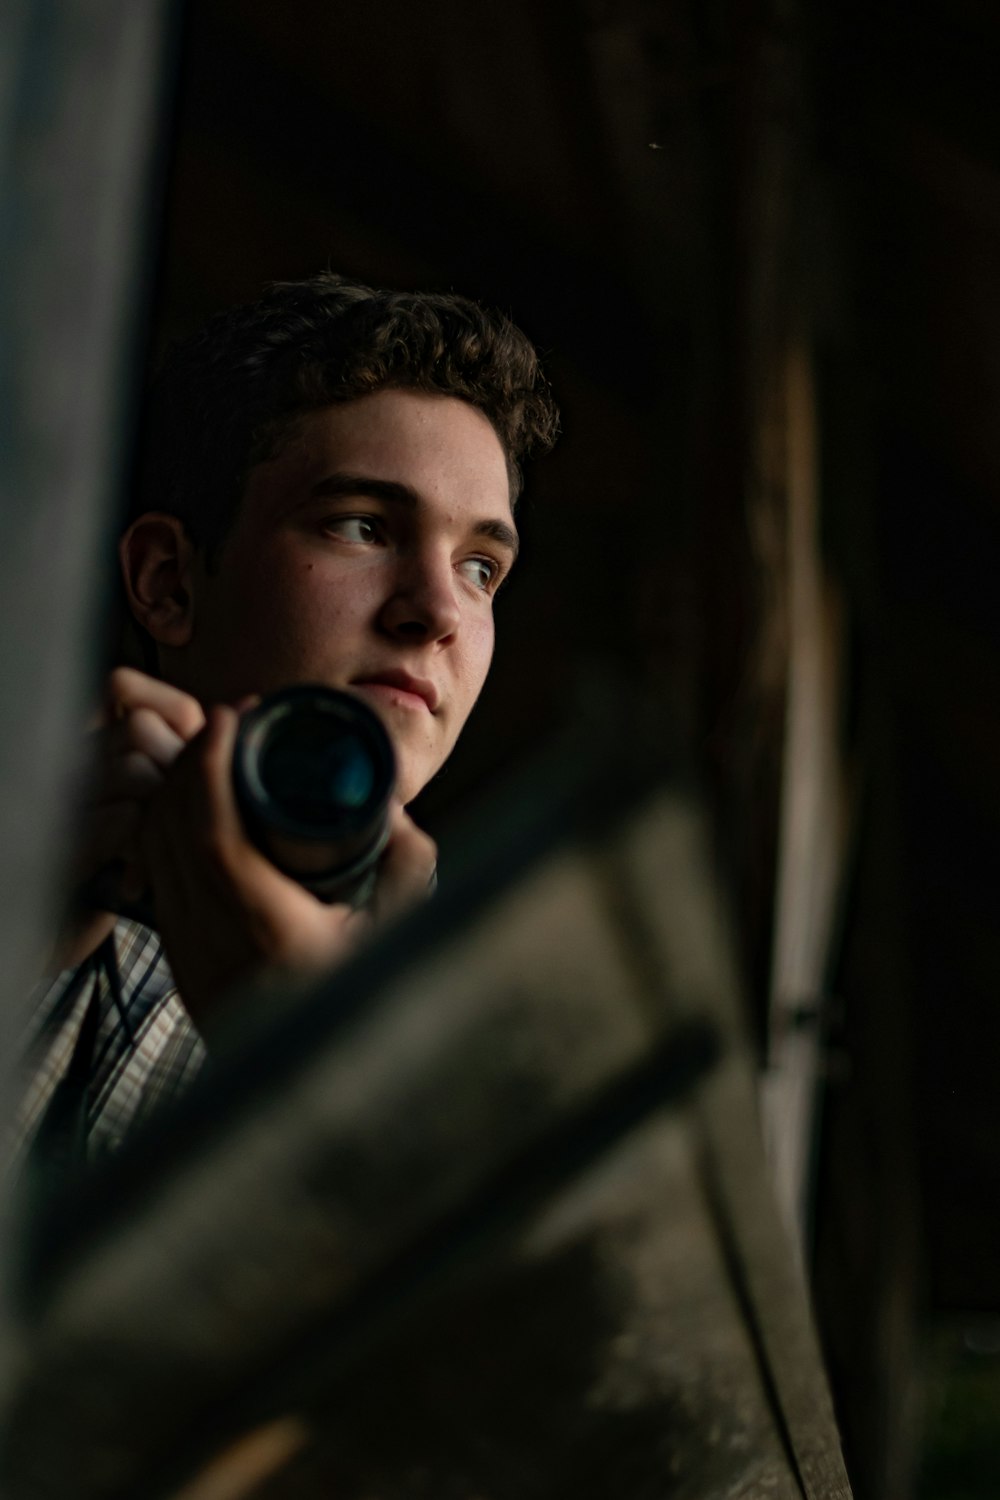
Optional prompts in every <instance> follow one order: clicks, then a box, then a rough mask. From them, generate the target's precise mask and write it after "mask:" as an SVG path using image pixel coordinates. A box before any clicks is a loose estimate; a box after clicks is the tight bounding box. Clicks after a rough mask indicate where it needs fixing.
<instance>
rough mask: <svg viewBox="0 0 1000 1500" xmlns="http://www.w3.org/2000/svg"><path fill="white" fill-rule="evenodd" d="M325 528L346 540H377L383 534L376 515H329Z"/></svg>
mask: <svg viewBox="0 0 1000 1500" xmlns="http://www.w3.org/2000/svg"><path fill="white" fill-rule="evenodd" d="M323 530H324V531H332V532H333V533H334V534H335V535H336V536H339V537H340V538H341V539H342V540H343V541H345V542H377V541H378V540H379V537H380V534H381V533H380V527H379V523H378V520H377V519H376V517H375V516H327V518H326V520H325V521H324V522H323Z"/></svg>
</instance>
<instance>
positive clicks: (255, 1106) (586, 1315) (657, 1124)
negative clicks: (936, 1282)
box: [3, 798, 848, 1500]
mask: <svg viewBox="0 0 1000 1500" xmlns="http://www.w3.org/2000/svg"><path fill="white" fill-rule="evenodd" d="M728 951H729V949H728V943H727V940H726V934H725V932H724V930H723V929H722V928H721V927H720V926H719V925H718V920H717V915H716V914H715V907H714V901H713V896H712V885H711V881H710V879H709V876H708V872H707V870H706V868H705V865H704V855H703V851H702V849H701V845H700V839H699V831H698V825H697V820H696V819H695V818H694V817H693V815H692V814H691V812H690V809H689V808H688V807H687V804H686V803H685V802H683V801H682V800H680V799H669V798H661V799H660V800H659V801H658V802H657V803H655V804H654V805H651V806H649V807H647V808H646V809H645V810H644V812H643V815H642V816H641V817H640V818H638V819H637V820H636V821H635V822H634V824H633V825H632V826H631V827H630V828H629V829H627V830H626V831H625V832H624V833H623V834H622V835H621V836H620V837H619V838H618V839H617V840H615V841H614V842H612V843H608V842H607V841H605V843H604V844H603V845H601V846H600V847H599V848H598V849H597V850H596V851H590V852H584V851H580V850H578V851H576V852H572V851H568V852H564V853H562V854H557V855H554V856H552V857H550V858H548V859H547V860H545V861H543V862H542V863H540V864H538V865H536V866H535V867H534V868H533V869H532V870H531V871H530V872H529V873H528V874H527V875H526V876H525V877H524V878H522V879H521V881H520V882H519V883H518V884H517V885H516V886H514V887H513V888H509V889H507V890H506V891H505V892H504V893H501V894H500V895H499V896H498V897H497V898H496V899H494V900H492V901H491V902H489V903H487V904H486V905H485V906H484V907H483V908H482V909H481V910H480V911H479V913H478V915H477V916H476V918H475V919H474V920H470V921H469V922H467V923H465V924H464V925H463V928H462V935H461V937H460V938H458V939H457V940H456V939H454V937H453V938H452V939H451V941H450V942H447V943H444V944H443V945H435V944H433V943H431V944H430V945H428V946H426V947H425V949H424V950H422V951H421V950H418V951H417V953H416V960H415V962H411V963H410V965H409V966H408V967H407V968H406V969H405V970H402V971H400V972H399V973H396V974H395V975H393V974H392V973H391V972H390V971H387V972H386V973H385V974H383V975H382V979H383V983H382V984H381V987H380V992H379V995H378V997H373V996H369V997H368V999H367V1000H366V1003H365V1004H364V1005H363V1006H361V1007H360V1008H358V1009H356V1010H354V1011H348V1012H346V1013H344V1014H341V1015H337V1014H334V1012H335V1010H336V1006H337V1005H338V1004H342V1003H343V993H342V991H341V993H340V996H339V999H337V1000H336V1001H335V1000H334V998H333V997H332V996H330V997H327V999H326V1001H325V1004H326V1006H327V1008H328V1009H331V1008H332V1009H331V1019H329V1021H328V1024H327V1030H326V1032H325V1033H324V1032H323V1030H322V1027H321V1026H320V1025H319V1020H320V1019H321V1018H322V1016H323V1011H322V997H321V1009H320V1010H319V1011H317V1010H316V1009H315V1008H314V1009H313V1010H312V1011H310V1012H309V1014H308V1017H307V1019H308V1023H309V1024H308V1025H307V1026H306V1025H305V1024H304V1023H303V1027H302V1030H301V1035H300V1041H305V1042H306V1043H307V1045H305V1046H299V1047H296V1046H292V1045H291V1044H290V1043H289V1041H288V1036H287V1034H285V1037H284V1044H283V1048H282V1046H279V1045H277V1034H275V1037H274V1038H271V1039H269V1040H268V1041H267V1045H266V1046H265V1049H264V1052H263V1054H262V1055H258V1056H257V1058H256V1061H254V1059H253V1058H251V1059H250V1060H249V1062H250V1064H252V1066H249V1067H248V1065H247V1059H244V1065H243V1069H242V1072H241V1073H240V1074H239V1075H238V1080H237V1081H238V1082H239V1083H240V1084H241V1087H242V1093H241V1092H240V1090H239V1089H236V1090H234V1091H232V1092H230V1093H229V1094H228V1095H227V1099H226V1102H227V1111H226V1113H225V1114H224V1115H222V1116H219V1114H218V1111H216V1113H215V1115H214V1116H213V1114H212V1111H211V1110H210V1109H205V1110H204V1111H203V1112H202V1113H201V1114H200V1115H199V1113H198V1108H197V1101H194V1104H193V1105H192V1110H191V1111H189V1115H188V1122H187V1125H186V1127H185V1126H183V1125H181V1126H180V1127H179V1129H180V1131H181V1135H180V1137H179V1138H178V1139H177V1140H175V1143H174V1145H175V1157H178V1159H177V1160H176V1161H175V1163H174V1165H173V1166H170V1165H169V1163H166V1164H165V1165H164V1168H163V1170H162V1171H161V1173H160V1176H159V1178H158V1180H157V1182H156V1184H155V1186H154V1187H153V1188H152V1189H151V1190H149V1191H146V1192H143V1191H140V1190H139V1186H141V1182H142V1176H143V1172H142V1167H143V1163H142V1162H141V1161H140V1163H139V1166H138V1169H136V1167H135V1166H134V1164H133V1180H132V1181H131V1182H130V1180H129V1176H128V1164H127V1163H125V1164H123V1166H122V1173H121V1174H120V1177H119V1184H118V1190H119V1194H120V1197H121V1200H122V1201H123V1202H126V1203H127V1204H128V1205H129V1211H128V1214H127V1215H126V1216H125V1217H123V1218H120V1222H118V1223H117V1224H111V1222H110V1220H109V1223H108V1226H107V1227H106V1229H105V1230H104V1232H103V1233H98V1234H97V1235H96V1236H95V1237H92V1238H91V1239H89V1240H88V1239H86V1238H84V1239H79V1240H78V1244H77V1248H76V1250H75V1252H74V1257H73V1260H74V1263H73V1265H72V1267H71V1268H69V1269H68V1268H66V1267H65V1266H64V1267H63V1268H62V1270H61V1271H60V1272H59V1274H58V1275H56V1276H55V1278H54V1280H53V1281H52V1282H51V1284H50V1285H49V1286H48V1287H44V1286H43V1287H42V1288H41V1289H40V1290H38V1291H37V1293H36V1295H37V1298H38V1308H37V1310H36V1312H35V1313H34V1314H33V1315H32V1316H31V1317H26V1319H25V1326H24V1329H23V1334H24V1344H23V1349H22V1358H21V1362H20V1367H19V1380H18V1383H17V1385H16V1387H15V1389H14V1390H13V1391H12V1392H8V1399H7V1402H6V1417H7V1433H6V1446H5V1453H4V1459H3V1478H4V1482H5V1484H4V1493H5V1494H6V1495H9V1496H10V1497H11V1500H20V1497H22V1496H23V1497H25V1500H27V1497H28V1496H31V1497H32V1500H47V1497H49V1496H51V1497H53V1500H55V1497H56V1496H58V1497H59V1500H63V1497H64V1496H65V1495H66V1494H67V1493H73V1494H74V1496H75V1497H78V1500H90V1497H93V1500H97V1497H102V1500H125V1497H126V1496H133V1495H135V1496H138V1495H141V1496H142V1497H143V1500H152V1497H153V1496H155V1495H165V1494H168V1493H169V1494H176V1495H181V1494H183V1495H184V1496H185V1500H213V1497H215V1496H222V1495H226V1496H231V1497H232V1496H238V1495H244V1494H245V1495H251V1494H252V1495H256V1496H259V1497H264V1496H268V1497H278V1496H281V1497H288V1500H295V1497H302V1500H311V1497H313V1496H317V1497H318V1496H321V1495H322V1496H324V1497H327V1496H330V1495H336V1496H337V1497H338V1500H341V1497H343V1500H350V1497H357V1500H362V1497H364V1500H382V1497H384V1500H395V1497H399V1500H403V1497H405V1500H411V1497H412V1500H423V1497H424V1496H426V1497H428V1500H429V1497H431V1496H433V1497H435V1500H438V1497H444V1500H447V1497H450V1496H454V1497H455V1500H503V1497H507V1496H509V1497H511V1500H513V1497H515V1496H516V1497H518V1500H525V1497H531V1496H535V1495H537V1496H538V1497H539V1500H541V1497H542V1496H545V1497H552V1496H555V1497H558V1496H562V1495H565V1496H566V1497H569V1496H570V1495H572V1496H573V1497H574V1500H576V1497H584V1500H586V1497H588V1496H593V1497H595V1500H596V1497H598V1496H601V1497H603V1496H607V1495H611V1494H614V1495H616V1496H621V1497H622V1500H644V1497H645V1496H653V1495H656V1496H661V1495H662V1496H677V1497H679V1500H695V1497H704V1500H714V1497H719V1500H722V1497H736V1496H740V1495H768V1496H770V1495H773V1496H776V1497H779V1500H781V1497H785V1496H788V1497H794V1496H800V1495H805V1496H807V1497H809V1500H820V1497H823V1500H841V1497H844V1496H846V1495H847V1494H848V1489H847V1484H846V1479H845V1477H844V1472H843V1467H842V1464H841V1462H840V1458H839V1448H838V1443H837V1436H836V1431H835V1428H834V1426H833V1422H832V1419H831V1417H830V1413H829V1402H828V1398H827V1395H826V1388H825V1382H824V1380H823V1375H822V1370H821V1368H820V1365H819V1361H818V1357H817V1354H816V1349H815V1344H814V1342H813V1339H812V1334H811V1331H810V1328H809V1321H808V1314H807V1311H806V1305H805V1299H804V1296H803V1293H802V1289H801V1287H800V1285H799V1283H798V1279H797V1273H796V1271H795V1269H794V1266H793V1263H792V1259H791V1254H790V1251H789V1248H788V1246H787V1245H786V1243H785V1241H784V1238H783V1234H782V1231H781V1229H780V1228H779V1226H778V1222H777V1217H776V1214H775V1211H774V1207H773V1203H772V1201H771V1196H770V1191H769V1187H768V1183H767V1179H766V1174H765V1171H764V1167H763V1161H762V1155H761V1150H760V1146H759V1141H758V1132H757V1124H756V1118H755V1105H754V1097H753V1088H752V1082H751V1075H750V1072H749V1062H748V1058H747V1056H746V1053H745V1051H744V1049H743V1047H742V1044H741V1042H740V1037H739V1031H738V1025H737V1020H736V991H735V986H734V982H733V975H732V973H731V972H730V970H729V968H728V967H727V954H728ZM411 957H412V955H411ZM362 977H363V975H362ZM343 982H344V981H342V984H343ZM357 983H358V984H360V983H361V980H360V979H357ZM693 1018H697V1019H700V1020H702V1021H704V1020H705V1019H706V1018H707V1020H708V1021H709V1022H710V1024H711V1025H712V1027H713V1028H714V1030H715V1032H716V1033H717V1034H718V1036H719V1037H720V1039H721V1042H722V1045H723V1048H724V1053H723V1059H722V1061H721V1063H720V1065H719V1066H718V1067H716V1068H715V1069H714V1071H713V1072H712V1073H711V1074H709V1075H708V1077H707V1080H706V1081H704V1082H703V1083H702V1084H701V1085H700V1086H698V1088H697V1091H696V1093H695V1094H694V1096H693V1097H689V1099H688V1102H687V1103H683V1104H682V1103H679V1102H678V1099H679V1089H678V1087H677V1085H678V1084H679V1082H681V1081H683V1076H684V1070H685V1066H687V1067H688V1071H689V1072H691V1071H696V1070H697V1064H698V1059H697V1057H694V1060H693V1063H692V1058H691V1057H688V1058H687V1062H686V1063H685V1052H684V1046H683V1045H681V1048H680V1053H679V1054H676V1055H675V1053H674V1052H671V1050H670V1047H669V1045H668V1046H667V1048H666V1051H664V1052H663V1053H662V1064H658V1065H657V1066H658V1067H659V1068H660V1071H661V1072H663V1077H662V1078H661V1079H660V1080H659V1082H660V1088H661V1094H663V1093H665V1094H667V1095H670V1094H673V1095H674V1096H675V1097H672V1098H669V1099H663V1100H662V1102H661V1103H660V1104H659V1105H658V1106H657V1105H656V1097H657V1095H656V1086H655V1085H656V1073H657V1069H656V1068H654V1069H653V1075H654V1077H653V1084H652V1085H651V1081H650V1065H649V1063H648V1062H647V1061H645V1060H646V1059H648V1058H649V1057H651V1056H654V1057H655V1056H660V1054H659V1053H658V1052H657V1050H656V1049H657V1047H658V1045H659V1042H660V1040H662V1039H663V1038H664V1037H667V1038H669V1037H670V1036H672V1035H673V1036H680V1037H681V1038H682V1039H683V1037H684V1035H685V1032H684V1029H683V1026H682V1028H681V1031H680V1032H677V1030H676V1028H677V1026H678V1024H679V1023H683V1022H685V1021H687V1022H688V1023H690V1022H691V1021H692V1019H693ZM295 1024H296V1023H295V1018H294V1017H293V1018H292V1025H291V1030H292V1031H294V1030H295ZM287 1031H288V1028H287V1027H286V1033H287ZM687 1034H688V1036H689V1037H690V1036H691V1035H692V1034H693V1035H695V1036H697V1031H695V1032H694V1033H692V1032H691V1028H690V1024H689V1027H688V1033H687ZM689 1051H690V1048H689ZM695 1053H697V1047H696V1048H695ZM701 1060H702V1062H704V1060H705V1058H704V1055H702V1058H701ZM255 1069H256V1071H255ZM664 1070H666V1071H665V1072H664ZM672 1074H676V1077H673V1078H672ZM623 1078H624V1079H625V1080H626V1085H625V1086H624V1087H623V1086H622V1084H621V1082H620V1080H622V1079H623ZM671 1078H672V1081H671ZM616 1080H618V1082H617V1083H616ZM616 1089H617V1093H616V1092H615V1091H616ZM647 1096H648V1097H647ZM595 1098H596V1099H597V1100H598V1104H597V1105H596V1106H595V1103H594V1101H595ZM607 1099H611V1102H612V1104H613V1108H612V1107H611V1105H608V1104H607V1103H606V1102H605V1103H602V1102H601V1101H606V1100H607ZM644 1099H645V1100H646V1102H647V1103H652V1105H653V1107H652V1108H649V1109H644V1108H643V1107H642V1106H643V1100H644ZM630 1109H631V1110H632V1114H631V1115H630ZM595 1111H596V1112H595ZM574 1121H575V1122H576V1123H575V1124H573V1123H572V1122H574ZM567 1122H571V1123H570V1124H569V1125H568V1124H567ZM185 1129H186V1131H187V1133H188V1135H187V1142H186V1143H185V1139H184V1130H185ZM146 1149H147V1151H152V1149H153V1148H152V1145H147V1148H146ZM110 1203H111V1200H108V1205H107V1206H108V1207H109V1212H110ZM276 1419H290V1420H291V1428H287V1426H286V1428H285V1429H282V1430H291V1431H293V1432H295V1433H296V1434H298V1436H297V1437H296V1439H295V1441H293V1442H291V1443H288V1444H287V1445H286V1447H285V1448H284V1449H281V1451H280V1455H279V1461H277V1462H275V1461H274V1459H273V1453H272V1459H271V1461H270V1466H271V1468H272V1469H273V1470H274V1472H272V1473H271V1476H270V1478H264V1477H263V1476H264V1474H265V1472H266V1466H265V1467H264V1468H260V1469H259V1470H257V1471H253V1465H251V1471H253V1472H251V1477H250V1479H249V1480H248V1479H247V1478H246V1472H247V1471H246V1463H247V1451H248V1450H247V1449H246V1447H244V1449H243V1450H242V1456H241V1458H240V1459H239V1460H237V1459H235V1458H234V1459H232V1460H229V1461H227V1460H223V1461H222V1463H221V1466H220V1463H219V1460H218V1454H219V1453H220V1451H221V1450H223V1449H224V1448H225V1447H226V1445H227V1444H230V1443H232V1442H233V1441H234V1440H237V1439H239V1438H240V1437H241V1436H242V1435H244V1434H246V1433H247V1432H248V1431H251V1432H253V1431H264V1432H265V1433H266V1432H267V1431H268V1430H269V1424H273V1423H274V1421H275V1420H276ZM279 1447H280V1445H279ZM240 1463H242V1465H243V1469H242V1471H241V1472H242V1473H243V1475H244V1477H243V1478H242V1479H240V1478H239V1477H238V1474H237V1468H238V1466H239V1464H240ZM206 1464H210V1465H212V1467H210V1468H209V1469H208V1470H206V1469H205V1467H204V1466H205V1465H206ZM199 1468H200V1469H201V1478H200V1479H198V1478H196V1477H193V1476H194V1475H196V1473H197V1471H198V1470H199ZM227 1484H228V1489H227V1488H226V1485H227Z"/></svg>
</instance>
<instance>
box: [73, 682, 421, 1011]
mask: <svg viewBox="0 0 1000 1500" xmlns="http://www.w3.org/2000/svg"><path fill="white" fill-rule="evenodd" d="M112 691H113V694H114V696H115V705H116V712H117V718H116V719H115V720H114V722H113V723H112V724H111V725H110V726H109V727H108V728H107V729H106V730H105V731H103V734H104V739H103V742H102V751H103V760H104V763H103V766H102V774H101V779H100V785H99V787H98V793H99V795H98V796H97V797H96V798H95V800H94V804H93V807H92V809H91V813H92V825H91V826H92V835H91V837H90V840H89V842H88V845H87V851H86V857H85V865H84V871H83V872H82V873H84V874H85V875H90V876H93V875H94V874H95V873H98V872H100V874H101V876H102V878H103V879H104V880H105V881H107V879H108V875H109V871H108V865H109V862H110V861H115V862H116V866H115V870H114V877H115V879H116V880H118V881H119V882H120V884H119V886H118V890H119V892H120V895H121V896H122V897H124V898H125V899H124V901H122V900H116V902H115V904H116V905H118V907H119V909H120V907H121V906H122V905H128V903H129V902H133V903H134V902H135V901H136V899H137V898H140V899H141V900H143V901H148V900H149V899H150V898H151V900H152V903H153V908H154V910H155V922H156V926H157V927H158V929H159V930H160V932H161V934H162V937H163V942H164V947H165V950H166V953H167V958H168V960H169V962H170V965H171V968H172V970H173V972H174V975H175V978H176V980H177V984H178V988H179V990H180V993H181V996H182V997H183V999H184V1002H185V1005H186V1006H187V1008H188V1010H189V1011H191V1013H192V1014H193V1015H194V1016H195V1018H196V1019H199V1018H200V1017H201V1016H203V1014H204V1012H205V1010H206V1009H207V1008H208V1007H210V1005H211V1004H212V1002H213V1000H214V999H215V997H216V996H217V995H218V994H220V993H222V992H224V991H225V990H227V989H229V988H231V987H232V986H234V985H235V984H237V983H238V982H239V981H240V980H241V979H246V978H250V977H252V976H253V975H256V974H260V973H264V972H267V971H275V970H278V971H280V970H284V971H292V972H297V973H298V972H309V971H316V970H321V969H324V968H328V967H330V966H332V965H334V964H336V963H337V962H338V961H341V960H342V959H343V958H345V957H347V956H348V955H349V953H350V952H351V951H352V950H353V949H354V947H355V946H356V945H357V943H358V941H359V939H360V938H361V937H362V936H363V935H364V934H365V933H366V932H367V931H368V930H369V929H370V928H371V927H372V926H373V925H374V924H377V923H378V922H380V921H382V920H385V919H387V918H389V917H391V916H393V915H395V914H396V913H397V912H399V911H400V910H402V909H405V908H406V907H407V906H409V905H411V904H413V903H415V902H416V901H418V900H420V899H421V898H423V897H424V896H426V894H427V890H428V888H429V885H430V882H431V880H432V879H433V872H434V864H435V858H436V849H435V846H434V844H433V842H432V841H431V840H430V839H429V838H428V837H427V836H426V835H425V834H424V833H422V832H421V831H420V830H419V829H418V828H417V827H416V826H415V824H414V823H413V822H412V821H411V820H410V818H409V817H408V815H407V814H406V812H405V811H404V809H403V807H402V806H401V804H400V803H399V802H398V801H397V800H396V799H395V798H394V795H393V786H394V768H393V759H392V749H391V745H390V744H389V741H388V738H387V736H386V734H385V731H384V729H383V728H382V726H381V723H380V722H379V720H378V719H377V718H376V717H375V715H373V714H372V713H371V711H370V710H369V709H367V708H366V707H365V705H363V704H361V703H360V702H358V701H357V700H356V699H353V698H350V697H348V696H347V695H344V694H340V693H332V692H329V691H328V690H326V689H311V688H294V689H290V690H288V691H287V692H286V693H283V694H276V695H274V696H273V697H272V698H269V699H267V700H265V702H264V703H262V704H259V705H258V704H253V705H252V706H248V707H246V708H245V709H244V711H243V713H242V715H241V713H240V712H239V710H238V709H236V708H229V707H223V706H216V707H213V708H211V709H210V710H209V712H208V715H207V719H206V717H205V715H204V714H203V713H202V710H201V708H200V705H198V704H197V703H196V701H195V700H194V699H193V698H190V697H188V696H187V695H186V694H183V693H180V692H178V690H177V689H174V688H170V687H167V686H166V685H165V684H163V683H160V682H156V681H155V680H154V679H152V678H146V677H144V676H143V674H141V673H138V672H131V671H128V670H127V669H121V670H120V671H119V672H117V673H115V674H114V676H113V678H112ZM202 726H203V727H202ZM93 890H94V887H93V886H92V887H91V891H92V893H93ZM143 893H144V894H143ZM92 899H94V897H93V894H92ZM98 899H108V898H107V897H106V896H105V897H104V898H98ZM98 919H99V920H98ZM113 921H114V916H113V914H110V913H109V912H107V911H101V912H99V913H97V914H96V915H95V918H94V919H93V920H92V922H91V927H92V929H93V931H92V935H91V937H92V940H91V947H90V948H88V949H86V951H87V952H89V951H93V947H94V946H96V943H97V942H99V941H100V939H101V937H102V936H104V935H105V933H106V932H107V931H108V930H110V926H111V925H112V923H113ZM80 956H84V955H83V954H81V955H80ZM76 961H79V959H77V960H76Z"/></svg>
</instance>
